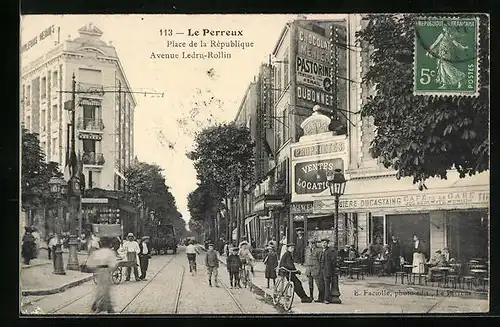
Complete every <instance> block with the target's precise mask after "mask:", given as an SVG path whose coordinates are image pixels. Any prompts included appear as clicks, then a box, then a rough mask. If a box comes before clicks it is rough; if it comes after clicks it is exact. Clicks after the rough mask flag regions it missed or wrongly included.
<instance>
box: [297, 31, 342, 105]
mask: <svg viewBox="0 0 500 327" xmlns="http://www.w3.org/2000/svg"><path fill="white" fill-rule="evenodd" d="M332 69H333V67H332V65H331V63H330V40H329V39H328V38H327V37H326V36H324V35H321V34H318V33H315V32H312V31H309V30H306V29H304V28H302V27H300V26H298V27H297V54H296V56H295V71H296V75H295V76H296V79H297V83H296V84H297V89H296V94H297V105H298V106H300V107H305V108H313V107H314V106H315V105H316V104H319V105H320V106H322V107H332V106H333V105H334V102H333V101H334V99H333V95H332V73H333V72H332Z"/></svg>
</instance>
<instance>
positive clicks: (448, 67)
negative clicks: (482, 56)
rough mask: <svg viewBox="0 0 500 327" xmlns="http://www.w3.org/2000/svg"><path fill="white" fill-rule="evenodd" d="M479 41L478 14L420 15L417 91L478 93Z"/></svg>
mask: <svg viewBox="0 0 500 327" xmlns="http://www.w3.org/2000/svg"><path fill="white" fill-rule="evenodd" d="M478 41H479V19H478V18H457V17H450V18H439V17H427V18H425V17H424V18H417V19H416V20H415V53H414V61H413V69H414V94H415V95H442V96H478V90H479V85H478V82H479V78H478V73H479V67H478V66H479V61H478V45H479V42H478Z"/></svg>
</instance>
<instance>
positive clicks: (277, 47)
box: [272, 21, 294, 56]
mask: <svg viewBox="0 0 500 327" xmlns="http://www.w3.org/2000/svg"><path fill="white" fill-rule="evenodd" d="M293 24H294V21H291V22H288V23H286V24H285V27H283V30H282V31H281V34H280V37H279V39H278V42H276V45H275V46H274V50H273V52H272V54H273V56H276V54H277V53H278V51H279V49H280V48H281V45H282V44H283V41H284V40H285V36H286V33H287V32H288V31H289V30H290V28H292V27H293V26H294V25H293Z"/></svg>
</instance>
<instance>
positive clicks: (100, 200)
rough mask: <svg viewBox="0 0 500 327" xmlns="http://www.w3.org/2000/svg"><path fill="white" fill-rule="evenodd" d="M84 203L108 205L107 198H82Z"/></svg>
mask: <svg viewBox="0 0 500 327" xmlns="http://www.w3.org/2000/svg"><path fill="white" fill-rule="evenodd" d="M82 203H85V204H86V203H88V204H106V203H108V199H107V198H82Z"/></svg>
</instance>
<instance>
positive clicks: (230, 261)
mask: <svg viewBox="0 0 500 327" xmlns="http://www.w3.org/2000/svg"><path fill="white" fill-rule="evenodd" d="M238 250H239V248H238V247H234V248H232V249H231V254H230V255H229V256H228V257H227V260H226V265H227V272H228V273H229V283H230V284H231V288H233V287H239V288H241V285H240V269H241V267H242V263H241V259H240V256H239V255H238Z"/></svg>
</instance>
